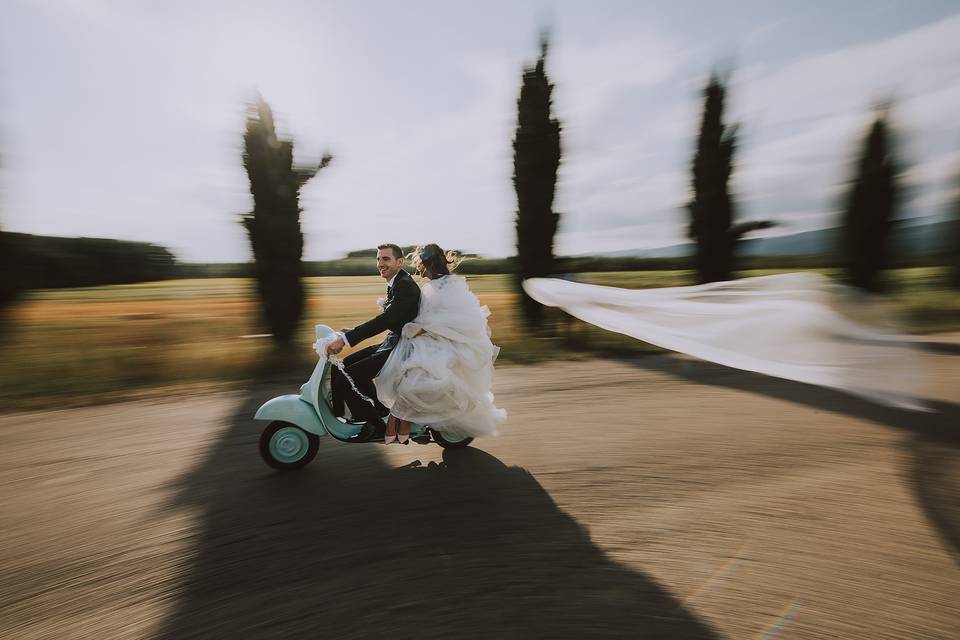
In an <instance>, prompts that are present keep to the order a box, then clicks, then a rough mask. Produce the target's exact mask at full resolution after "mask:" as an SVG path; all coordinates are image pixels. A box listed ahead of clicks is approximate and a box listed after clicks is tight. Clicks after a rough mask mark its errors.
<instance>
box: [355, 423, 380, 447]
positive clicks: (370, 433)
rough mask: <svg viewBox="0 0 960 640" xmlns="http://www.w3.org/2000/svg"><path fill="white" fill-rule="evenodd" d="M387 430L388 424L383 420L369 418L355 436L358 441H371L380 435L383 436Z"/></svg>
mask: <svg viewBox="0 0 960 640" xmlns="http://www.w3.org/2000/svg"><path fill="white" fill-rule="evenodd" d="M386 431H387V425H385V424H383V421H382V420H367V421H366V422H365V423H364V425H363V428H362V429H360V433H358V434H357V435H356V436H355V438H356V439H357V442H369V441H370V440H372V439H374V438H376V437H377V436H378V435H380V436H382V435H383V434H384V433H386Z"/></svg>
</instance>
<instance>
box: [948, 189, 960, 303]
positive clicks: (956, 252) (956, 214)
mask: <svg viewBox="0 0 960 640" xmlns="http://www.w3.org/2000/svg"><path fill="white" fill-rule="evenodd" d="M958 183H960V180H958ZM952 240H953V241H952V243H951V246H950V247H949V248H948V249H947V250H948V251H949V253H948V254H947V260H948V264H949V265H950V267H951V269H950V274H949V280H950V286H951V287H953V288H954V289H960V196H958V197H957V200H956V202H955V203H954V205H953V239H952Z"/></svg>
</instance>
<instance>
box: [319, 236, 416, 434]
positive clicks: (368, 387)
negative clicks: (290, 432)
mask: <svg viewBox="0 0 960 640" xmlns="http://www.w3.org/2000/svg"><path fill="white" fill-rule="evenodd" d="M401 267H403V252H402V251H401V249H400V247H399V246H397V245H395V244H382V245H380V246H379V247H377V270H378V271H379V272H380V276H381V277H382V278H383V279H384V280H386V281H387V300H386V303H385V304H384V305H383V313H381V314H380V315H378V316H377V317H376V318H373V319H372V320H367V321H366V322H364V323H363V324H361V325H360V326H359V327H355V328H353V329H344V330H343V331H341V332H340V334H339V338H338V339H337V340H335V341H333V342H331V343H330V345H329V346H328V347H327V355H330V354H335V353H340V351H341V350H342V349H343V347H344V346H354V345H358V344H360V343H361V342H363V341H364V340H366V339H367V338H370V337H372V336H375V335H377V334H379V333H383V332H384V331H389V333H387V337H386V339H384V341H383V342H381V343H380V344H378V345H373V346H370V347H366V348H365V349H361V350H360V351H357V352H355V353H351V354H350V355H349V356H347V357H346V358H345V359H344V361H343V364H344V368H345V369H346V370H347V375H349V376H350V378H351V379H352V380H353V383H354V384H355V385H356V387H357V389H358V390H359V391H360V393H362V394H363V395H365V396H367V397H368V398H370V399H372V400H374V401H375V404H374V405H371V404H370V403H369V402H367V401H366V400H364V399H363V398H361V397H360V395H359V394H357V392H356V391H354V390H353V387H352V386H351V385H350V381H349V380H347V379H346V377H344V375H343V373H342V372H341V371H340V369H338V368H336V367H334V368H333V378H332V380H331V386H332V387H333V413H334V415H336V416H343V414H344V410H343V405H344V402H346V405H347V406H348V407H350V413H351V414H352V415H353V418H354V419H355V420H363V421H365V422H366V423H367V424H366V426H365V427H364V429H363V431H362V432H361V433H360V436H359V437H360V438H361V439H363V440H366V439H369V438H370V437H371V436H372V435H374V433H376V432H377V431H381V430H382V429H383V420H382V419H381V418H383V417H384V416H386V415H387V414H389V413H390V411H389V409H387V408H386V407H385V406H383V405H382V404H381V403H380V401H379V400H378V399H377V390H376V387H375V386H374V384H373V379H374V378H376V377H377V374H379V373H380V369H382V368H383V365H384V364H386V362H387V358H388V357H389V356H390V352H391V351H393V348H394V347H396V346H397V343H398V342H400V332H401V331H402V330H403V325H405V324H407V323H408V322H410V321H411V320H413V319H414V318H415V317H417V312H418V311H419V310H420V287H418V286H417V283H416V282H415V281H414V279H413V278H412V277H410V274H409V273H407V272H406V271H404V270H403V269H402V268H401Z"/></svg>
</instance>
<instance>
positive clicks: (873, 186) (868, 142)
mask: <svg viewBox="0 0 960 640" xmlns="http://www.w3.org/2000/svg"><path fill="white" fill-rule="evenodd" d="M898 192H899V190H898V186H897V163H896V160H895V157H894V153H893V145H892V140H891V134H890V125H889V123H888V120H887V112H886V109H883V110H881V112H880V113H879V114H878V115H877V117H876V118H875V120H874V122H873V124H872V125H871V126H870V130H869V132H868V133H867V136H866V138H865V139H864V142H863V150H862V151H861V153H860V157H859V158H858V160H857V162H856V165H855V168H854V178H853V180H852V181H851V184H850V191H849V192H848V195H847V201H846V207H845V211H844V220H843V230H842V238H843V245H842V249H843V255H842V259H843V262H844V266H845V268H846V277H847V281H848V282H849V283H850V284H852V285H854V286H856V287H859V288H861V289H864V290H866V291H873V292H877V291H880V290H881V289H882V282H881V280H880V274H881V271H882V270H883V268H884V267H885V266H886V265H887V259H888V251H889V247H888V243H889V235H890V227H891V225H892V223H893V219H894V213H895V211H896V206H897V201H898Z"/></svg>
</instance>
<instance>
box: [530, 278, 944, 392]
mask: <svg viewBox="0 0 960 640" xmlns="http://www.w3.org/2000/svg"><path fill="white" fill-rule="evenodd" d="M523 288H524V290H525V291H526V292H527V294H528V295H529V296H530V297H531V298H533V299H534V300H536V301H538V302H540V303H541V304H545V305H547V306H552V307H560V308H561V309H563V310H564V311H566V312H567V313H569V314H570V315H572V316H575V317H577V318H579V319H581V320H584V321H585V322H589V323H591V324H594V325H596V326H598V327H601V328H603V329H608V330H610V331H615V332H618V333H623V334H626V335H628V336H632V337H634V338H637V339H638V340H642V341H644V342H649V343H650V344H654V345H657V346H660V347H663V348H666V349H670V350H673V351H679V352H681V353H686V354H689V355H692V356H695V357H698V358H702V359H704V360H709V361H711V362H716V363H718V364H722V365H725V366H728V367H734V368H737V369H744V370H746V371H755V372H757V373H763V374H766V375H770V376H776V377H779V378H786V379H788V380H796V381H798V382H805V383H808V384H815V385H820V386H824V387H830V388H832V389H840V390H843V391H846V392H848V393H852V394H855V395H858V396H861V397H864V398H867V399H870V400H872V401H875V402H879V403H883V404H887V405H890V406H895V407H900V408H907V409H915V410H926V409H927V408H926V407H924V406H923V404H922V403H921V402H919V401H918V400H917V398H918V396H919V395H920V391H921V388H922V385H923V376H922V369H921V363H920V358H919V354H918V353H917V351H916V349H915V347H914V346H913V345H911V344H910V342H909V341H908V340H906V339H905V338H904V336H903V335H901V334H900V333H898V332H897V331H896V329H895V328H894V327H893V326H892V324H891V323H889V322H888V321H886V320H884V318H885V317H887V316H888V314H887V313H886V312H885V311H884V309H883V306H882V304H881V303H879V302H878V301H877V300H875V299H874V298H873V297H872V296H869V295H867V294H863V293H860V292H859V291H857V290H855V289H852V288H850V287H847V286H844V285H840V284H836V283H833V282H831V281H830V280H829V279H827V278H826V277H824V276H822V275H819V274H815V273H788V274H782V275H772V276H760V277H754V278H744V279H741V280H732V281H728V282H714V283H710V284H704V285H697V286H691V287H668V288H661V289H620V288H616V287H604V286H598V285H591V284H583V283H577V282H570V281H566V280H560V279H553V278H531V279H529V280H525V281H524V282H523Z"/></svg>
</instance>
